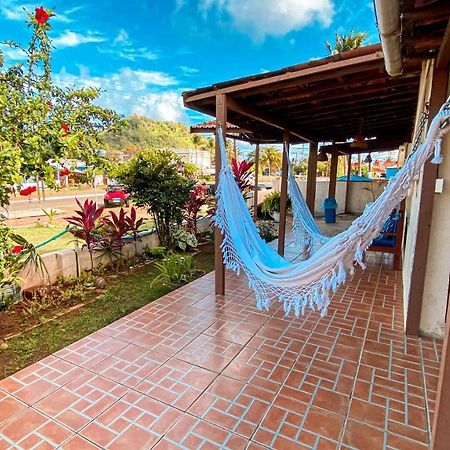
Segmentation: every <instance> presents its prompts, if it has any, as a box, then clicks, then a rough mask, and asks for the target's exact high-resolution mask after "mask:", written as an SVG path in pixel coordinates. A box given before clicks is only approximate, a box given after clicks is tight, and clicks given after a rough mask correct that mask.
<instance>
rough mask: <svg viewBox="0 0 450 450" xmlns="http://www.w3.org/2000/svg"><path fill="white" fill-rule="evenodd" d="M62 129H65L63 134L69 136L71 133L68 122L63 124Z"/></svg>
mask: <svg viewBox="0 0 450 450" xmlns="http://www.w3.org/2000/svg"><path fill="white" fill-rule="evenodd" d="M61 130H63V131H64V133H63V136H64V137H65V136H67V135H68V134H69V130H70V128H69V125H67V123H63V124H62V125H61Z"/></svg>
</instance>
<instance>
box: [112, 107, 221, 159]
mask: <svg viewBox="0 0 450 450" xmlns="http://www.w3.org/2000/svg"><path fill="white" fill-rule="evenodd" d="M104 139H105V141H106V144H107V145H108V147H109V149H110V150H111V153H115V152H117V151H127V153H129V152H130V151H133V150H136V149H138V148H142V147H156V148H197V149H204V150H209V151H212V150H213V149H214V142H213V141H212V140H211V139H208V138H205V137H204V136H200V135H196V134H190V133H189V127H187V126H186V125H184V124H183V123H179V122H163V121H158V120H153V119H150V118H148V117H140V116H136V115H134V116H130V117H127V118H126V125H125V126H124V127H123V128H122V129H121V130H120V131H119V132H115V133H107V134H106V135H105V136H104Z"/></svg>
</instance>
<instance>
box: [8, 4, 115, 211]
mask: <svg viewBox="0 0 450 450" xmlns="http://www.w3.org/2000/svg"><path fill="white" fill-rule="evenodd" d="M54 16H55V13H54V12H53V11H52V10H51V9H47V8H45V7H43V6H40V7H38V8H36V9H35V10H34V12H33V13H29V14H28V19H29V20H28V26H29V28H30V30H31V31H32V35H31V38H30V40H29V43H28V45H27V46H26V47H24V46H22V45H21V44H20V43H16V42H13V41H5V42H4V44H5V45H8V46H9V47H11V48H13V49H14V50H15V51H19V52H23V54H24V57H25V58H26V60H27V61H26V63H24V64H22V63H17V64H7V65H5V68H4V69H3V70H2V63H3V60H4V59H5V57H6V55H4V54H3V53H2V51H1V50H0V167H1V168H2V170H1V171H0V206H4V205H7V204H8V203H9V195H8V191H9V188H10V187H11V186H13V185H14V184H19V183H20V181H21V180H22V179H23V177H28V176H33V177H34V178H35V179H36V180H44V181H45V184H46V185H47V186H53V185H54V183H55V171H54V169H53V167H52V166H51V165H50V164H48V161H49V160H53V161H56V162H59V161H61V160H63V159H66V158H68V157H70V158H71V159H81V160H83V161H85V162H86V164H87V165H89V166H96V167H106V166H107V164H108V162H107V160H106V159H105V158H104V157H102V156H101V155H99V154H98V153H97V151H96V150H97V149H98V148H101V147H102V145H103V138H102V136H103V135H104V131H106V130H111V129H115V128H117V127H118V126H119V125H120V123H121V121H120V119H119V117H118V116H117V115H116V114H115V113H114V112H113V111H111V110H108V109H105V108H102V107H100V106H98V105H97V104H94V103H93V102H94V101H95V100H96V99H98V98H99V96H100V91H99V90H98V89H96V88H77V89H66V88H64V89H63V88H60V87H59V86H57V85H56V84H54V83H53V81H52V69H51V53H52V49H53V46H52V41H51V39H50V38H49V33H50V32H51V28H52V27H51V19H52V17H54ZM25 195H27V194H25Z"/></svg>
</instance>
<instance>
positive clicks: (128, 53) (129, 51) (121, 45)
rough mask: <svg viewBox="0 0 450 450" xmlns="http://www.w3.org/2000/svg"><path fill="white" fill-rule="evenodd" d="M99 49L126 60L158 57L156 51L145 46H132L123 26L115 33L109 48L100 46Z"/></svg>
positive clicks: (150, 59) (154, 58)
mask: <svg viewBox="0 0 450 450" xmlns="http://www.w3.org/2000/svg"><path fill="white" fill-rule="evenodd" d="M99 51H100V52H102V53H106V54H109V55H112V56H113V57H115V58H119V59H126V60H127V61H137V60H139V59H146V60H148V61H155V60H156V59H158V58H159V55H158V53H157V52H156V51H152V50H149V49H148V48H147V47H134V45H133V41H132V39H131V38H130V36H129V34H128V32H127V31H126V30H125V29H123V28H122V29H121V30H119V32H118V33H117V36H116V37H115V38H114V40H113V43H112V46H111V47H110V48H107V49H106V48H101V49H99Z"/></svg>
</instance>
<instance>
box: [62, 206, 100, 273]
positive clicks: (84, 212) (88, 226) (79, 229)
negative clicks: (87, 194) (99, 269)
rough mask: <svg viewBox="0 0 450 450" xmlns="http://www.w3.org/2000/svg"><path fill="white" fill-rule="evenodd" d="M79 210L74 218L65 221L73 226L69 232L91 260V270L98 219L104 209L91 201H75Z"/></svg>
mask: <svg viewBox="0 0 450 450" xmlns="http://www.w3.org/2000/svg"><path fill="white" fill-rule="evenodd" d="M76 202H77V204H78V206H79V208H80V209H79V210H76V211H75V214H77V215H76V216H72V217H67V218H66V221H67V222H68V223H69V224H71V225H73V227H72V228H70V232H71V233H72V234H73V235H74V236H75V237H76V238H78V239H81V240H82V241H83V242H84V243H83V246H84V247H86V248H87V250H88V252H89V257H90V260H91V269H93V268H94V252H95V250H96V247H97V245H98V242H99V238H100V237H99V228H100V224H99V220H98V219H99V218H100V216H101V215H102V213H103V210H104V207H103V206H97V203H95V202H94V201H93V200H86V201H85V202H84V204H81V203H80V201H79V200H78V199H77V200H76Z"/></svg>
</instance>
